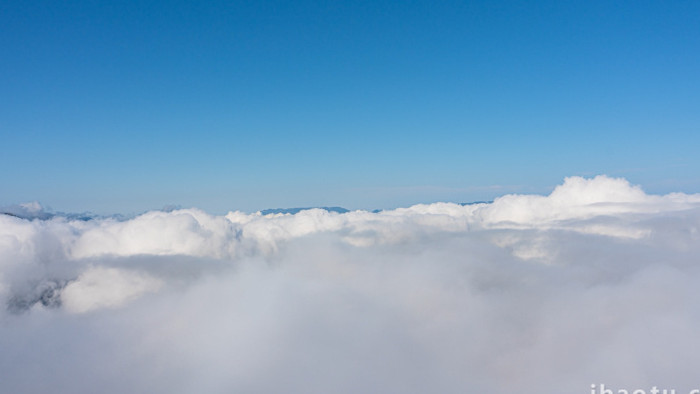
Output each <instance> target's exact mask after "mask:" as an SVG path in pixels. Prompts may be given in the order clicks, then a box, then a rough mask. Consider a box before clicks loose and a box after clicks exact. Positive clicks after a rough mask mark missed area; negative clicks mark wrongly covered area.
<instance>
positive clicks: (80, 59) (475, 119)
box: [0, 1, 700, 213]
mask: <svg viewBox="0 0 700 394" xmlns="http://www.w3.org/2000/svg"><path fill="white" fill-rule="evenodd" d="M0 48H3V49H2V51H0V92H1V93H0V137H1V141H2V154H0V169H2V182H0V205H7V204H13V203H20V202H26V201H39V202H41V203H42V204H44V205H47V206H50V207H52V208H53V209H55V210H60V211H85V210H90V211H95V212H98V213H113V212H122V213H130V212H139V211H144V210H147V209H154V208H160V207H162V206H164V205H168V204H176V205H182V206H197V207H200V208H203V209H205V210H207V211H210V212H213V213H220V212H225V211H227V210H235V209H241V210H247V211H254V210H258V209H264V208H271V207H292V206H318V205H341V206H345V207H347V208H351V209H354V208H389V207H396V206H405V205H408V204H412V203H417V202H433V201H438V200H442V201H457V202H461V201H471V200H486V199H491V198H493V197H495V196H498V195H502V194H505V193H509V192H524V193H547V192H548V191H550V190H551V188H552V187H554V186H555V185H557V184H559V183H561V181H562V179H563V178H564V177H565V176H570V175H583V176H592V175H596V174H608V175H611V176H622V177H626V178H627V179H629V180H630V181H631V182H632V183H635V184H641V185H642V186H643V187H644V189H645V190H647V191H649V192H654V193H666V192H670V191H684V192H691V193H694V192H700V159H698V153H697V151H698V148H700V71H699V70H700V2H698V1H670V2H661V1H656V2H652V1H539V2H532V1H501V2H467V1H462V2H428V1H425V2H423V1H411V2H385V1H368V2H358V1H354V2H347V3H346V4H341V3H340V2H308V1H296V2H281V1H280V2H269V1H251V2H219V1H208V2H195V1H190V2H187V1H170V2H165V1H150V2H144V1H138V2H130V1H125V2H96V1H66V2H55V1H53V2H41V1H35V2H31V3H30V2H10V1H4V2H2V3H1V4H0Z"/></svg>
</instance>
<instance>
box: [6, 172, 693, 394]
mask: <svg viewBox="0 0 700 394" xmlns="http://www.w3.org/2000/svg"><path fill="white" fill-rule="evenodd" d="M17 207H18V206H16V207H15V208H16V209H15V210H14V211H13V212H10V213H12V215H0V301H2V304H3V305H4V306H5V307H4V308H2V311H0V349H2V352H0V382H2V387H3V389H4V390H7V391H8V392H38V391H43V390H51V391H53V392H78V393H81V392H85V393H91V392H107V393H109V392H114V393H121V392H135V393H147V392H148V393H150V392H166V391H167V392H175V393H192V392H206V393H230V392H258V393H261V392H263V393H264V392H275V393H276V392H294V393H296V392H304V393H328V392H334V393H357V392H382V393H384V392H386V393H425V392H445V393H465V392H469V393H471V392H484V393H506V392H507V393H552V394H554V393H557V394H559V393H590V391H591V384H601V383H604V384H605V385H606V386H607V387H613V388H623V389H638V388H641V389H645V390H647V391H648V390H650V389H651V387H653V386H657V387H659V388H675V389H677V390H678V391H679V392H684V391H685V392H688V391H690V390H691V389H693V388H698V387H697V386H698V385H700V382H698V381H697V378H696V371H695V367H696V366H697V365H700V355H698V354H697V352H696V351H695V350H694V349H695V347H696V345H697V341H698V339H697V334H696V333H697V327H698V326H700V301H698V300H700V287H698V286H697V283H698V281H699V280H700V268H699V267H700V233H699V232H698V229H699V228H700V195H686V194H669V195H663V196H659V195H649V194H646V193H645V192H644V191H643V190H642V189H641V188H639V187H637V186H632V185H630V184H629V183H628V182H627V181H625V180H624V179H614V178H609V177H605V176H599V177H595V178H592V179H584V178H579V177H572V178H567V179H566V180H565V181H564V183H563V184H562V185H560V186H558V187H557V188H556V189H555V190H554V191H553V192H552V193H551V194H550V195H548V196H535V195H507V196H503V197H500V198H497V199H496V200H494V201H493V202H492V203H484V204H473V205H460V204H452V203H437V204H429V205H415V206H412V207H408V208H400V209H395V210H391V211H382V212H377V213H372V212H366V211H351V212H344V213H339V212H329V211H327V210H321V209H311V210H303V211H300V212H298V213H295V214H284V213H271V214H267V215H263V214H261V213H255V214H246V213H243V212H230V213H228V214H227V215H225V216H213V215H209V214H207V213H205V212H203V211H200V210H197V209H175V210H171V211H169V212H163V211H154V212H148V213H146V214H143V215H140V216H138V217H134V218H131V219H114V218H94V219H92V220H78V219H75V218H74V217H71V216H64V215H50V216H46V217H44V216H41V215H38V214H37V215H34V216H31V215H28V214H27V212H29V211H32V212H34V213H41V212H43V211H42V209H41V207H40V206H38V205H33V204H32V205H27V206H26V207H24V208H23V209H24V211H22V210H20V209H19V208H17ZM25 211H26V212H25ZM32 218H34V219H32Z"/></svg>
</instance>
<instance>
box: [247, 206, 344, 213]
mask: <svg viewBox="0 0 700 394" xmlns="http://www.w3.org/2000/svg"><path fill="white" fill-rule="evenodd" d="M309 209H323V210H324V211H328V212H336V213H346V212H350V210H349V209H345V208H343V207H305V208H272V209H263V210H262V211H260V214H261V215H270V214H278V213H288V214H291V215H295V214H297V213H299V212H301V211H308V210H309Z"/></svg>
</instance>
